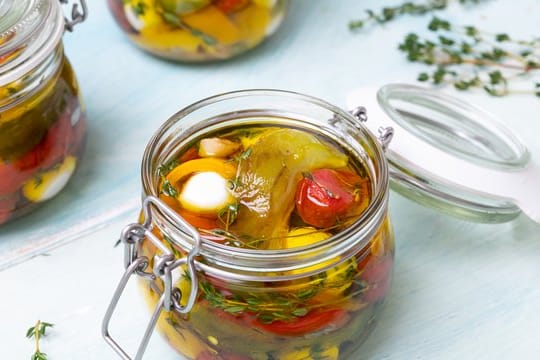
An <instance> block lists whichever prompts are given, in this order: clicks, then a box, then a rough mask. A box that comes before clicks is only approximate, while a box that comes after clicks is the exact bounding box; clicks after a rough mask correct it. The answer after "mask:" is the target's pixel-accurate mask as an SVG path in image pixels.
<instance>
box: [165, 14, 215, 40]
mask: <svg viewBox="0 0 540 360" xmlns="http://www.w3.org/2000/svg"><path fill="white" fill-rule="evenodd" d="M162 16H163V20H165V22H166V23H168V24H169V25H172V26H175V27H178V28H181V29H184V30H186V31H189V32H190V33H191V35H193V36H195V37H198V38H199V39H201V40H202V41H203V42H204V43H205V44H206V45H208V46H214V45H217V43H218V42H217V40H216V39H215V38H213V37H212V36H210V35H208V34H206V33H204V32H202V31H201V30H198V29H194V28H192V27H191V26H189V25H187V24H186V23H185V22H183V21H182V20H180V19H179V18H178V16H177V15H176V14H172V13H169V12H163V14H162Z"/></svg>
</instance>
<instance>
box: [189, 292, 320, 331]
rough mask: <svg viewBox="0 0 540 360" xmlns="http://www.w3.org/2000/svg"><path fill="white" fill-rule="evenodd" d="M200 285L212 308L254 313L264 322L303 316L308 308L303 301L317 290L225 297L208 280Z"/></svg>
mask: <svg viewBox="0 0 540 360" xmlns="http://www.w3.org/2000/svg"><path fill="white" fill-rule="evenodd" d="M200 287H201V290H202V294H203V296H204V298H205V299H206V301H208V303H209V304H210V306H212V307H213V308H217V309H221V310H223V311H225V312H227V313H229V314H233V315H239V314H240V313H242V312H244V311H249V312H251V313H254V314H256V316H257V318H258V319H259V321H261V322H262V323H265V324H269V323H272V322H274V321H276V320H293V319H294V318H297V317H301V316H304V315H306V314H307V313H308V309H307V308H306V307H305V306H304V304H303V302H304V301H305V300H307V299H309V298H310V297H313V296H314V295H315V294H316V293H317V290H313V291H310V292H309V293H306V292H305V291H304V293H303V294H302V296H300V295H301V294H300V293H298V294H294V293H292V292H291V293H286V294H276V293H267V294H248V295H246V296H239V295H234V296H231V297H226V296H224V295H223V294H221V293H220V292H219V291H218V290H217V289H216V288H215V287H214V286H213V285H212V284H210V283H209V282H201V283H200Z"/></svg>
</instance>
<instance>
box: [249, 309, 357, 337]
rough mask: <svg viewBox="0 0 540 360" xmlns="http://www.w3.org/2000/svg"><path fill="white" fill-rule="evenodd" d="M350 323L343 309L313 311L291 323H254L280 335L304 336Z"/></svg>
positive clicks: (276, 321)
mask: <svg viewBox="0 0 540 360" xmlns="http://www.w3.org/2000/svg"><path fill="white" fill-rule="evenodd" d="M346 321H348V315H347V311H345V310H343V309H332V310H312V311H310V312H309V313H308V314H306V315H304V316H300V317H296V318H294V319H292V320H290V321H287V320H275V321H272V322H271V323H269V324H266V323H262V322H261V321H260V320H258V319H257V320H255V321H254V322H253V324H254V326H256V327H258V328H259V329H262V330H265V331H268V332H271V333H274V334H278V335H290V336H296V335H303V334H308V333H313V332H316V331H319V330H322V329H324V328H325V327H329V326H333V327H339V326H341V325H342V324H343V323H344V322H346Z"/></svg>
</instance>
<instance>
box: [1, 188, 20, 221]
mask: <svg viewBox="0 0 540 360" xmlns="http://www.w3.org/2000/svg"><path fill="white" fill-rule="evenodd" d="M16 203H17V194H16V193H13V194H5V195H2V194H0V224H3V223H5V222H6V221H8V219H9V218H10V216H11V213H12V212H13V211H15V204H16Z"/></svg>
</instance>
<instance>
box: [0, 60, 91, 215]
mask: <svg viewBox="0 0 540 360" xmlns="http://www.w3.org/2000/svg"><path fill="white" fill-rule="evenodd" d="M24 86H25V84H24V78H23V79H21V80H17V81H16V82H14V83H11V84H8V85H6V86H3V87H0V93H2V92H5V93H9V94H10V97H9V98H7V97H6V98H3V99H4V100H5V102H3V103H2V104H0V105H1V106H0V224H1V223H3V222H6V221H8V220H12V219H15V218H17V217H19V216H21V215H22V214H24V213H26V212H28V211H30V210H31V209H33V208H35V207H36V206H37V205H38V203H40V202H43V201H45V200H48V199H50V198H51V197H53V196H54V195H56V194H57V193H58V192H59V191H60V190H61V189H62V188H63V187H64V186H65V184H66V183H67V181H68V179H69V178H70V177H71V175H72V173H73V171H74V170H75V167H76V164H77V159H78V158H79V156H80V154H81V152H82V148H83V145H84V140H85V134H86V118H85V114H84V109H82V107H81V103H80V100H79V97H78V87H77V83H76V80H75V78H74V76H73V70H72V69H71V66H70V65H69V63H68V62H67V60H64V61H63V64H61V67H60V69H59V71H58V73H57V74H56V76H53V77H52V78H50V79H49V80H47V82H46V83H44V84H43V85H42V87H41V88H40V89H39V90H38V91H36V92H35V93H33V94H31V95H22V90H23V89H24ZM19 93H20V94H21V95H20V97H19Z"/></svg>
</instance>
